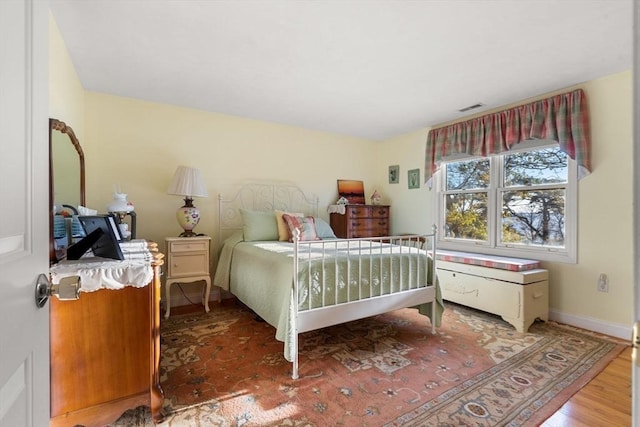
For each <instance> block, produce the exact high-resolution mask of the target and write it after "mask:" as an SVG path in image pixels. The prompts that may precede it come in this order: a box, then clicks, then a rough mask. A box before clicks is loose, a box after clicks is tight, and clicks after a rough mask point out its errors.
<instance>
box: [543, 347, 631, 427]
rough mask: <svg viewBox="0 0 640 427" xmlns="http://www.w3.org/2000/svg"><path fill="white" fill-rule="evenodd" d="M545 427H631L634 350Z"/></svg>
mask: <svg viewBox="0 0 640 427" xmlns="http://www.w3.org/2000/svg"><path fill="white" fill-rule="evenodd" d="M542 426H543V427H582V426H585V427H586V426H588V427H600V426H602V427H610V426H619V427H625V426H631V347H628V348H626V349H625V350H624V351H623V352H622V353H620V355H619V356H618V357H617V358H616V359H614V360H613V361H612V362H611V363H610V364H609V365H608V366H607V367H606V368H605V369H604V370H603V371H602V372H601V373H600V374H598V376H597V377H595V378H594V379H593V380H591V382H589V383H588V384H587V385H586V386H584V387H583V388H582V389H581V390H580V391H578V392H577V393H576V394H574V395H573V396H572V397H571V399H569V401H568V402H567V403H565V404H564V405H563V406H562V407H561V408H560V409H558V411H557V412H556V413H555V414H553V416H551V417H550V418H549V419H547V420H546V421H545V422H544V423H543V424H542Z"/></svg>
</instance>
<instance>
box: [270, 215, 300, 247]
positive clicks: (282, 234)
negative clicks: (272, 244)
mask: <svg viewBox="0 0 640 427" xmlns="http://www.w3.org/2000/svg"><path fill="white" fill-rule="evenodd" d="M275 212H276V222H277V223H278V240H280V241H281V242H286V241H289V242H290V241H291V234H289V226H288V225H287V223H286V221H285V220H284V218H283V217H282V215H284V214H287V215H291V216H304V214H303V213H293V212H284V211H278V210H277V211H275Z"/></svg>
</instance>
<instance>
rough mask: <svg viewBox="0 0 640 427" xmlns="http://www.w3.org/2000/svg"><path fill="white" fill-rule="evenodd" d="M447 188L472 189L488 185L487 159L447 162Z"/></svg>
mask: <svg viewBox="0 0 640 427" xmlns="http://www.w3.org/2000/svg"><path fill="white" fill-rule="evenodd" d="M446 170H447V175H446V180H447V184H446V188H447V190H473V189H477V188H488V187H489V171H490V169H489V159H482V160H468V161H465V162H456V163H447V165H446Z"/></svg>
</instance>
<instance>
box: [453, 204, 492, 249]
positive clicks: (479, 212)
mask: <svg viewBox="0 0 640 427" xmlns="http://www.w3.org/2000/svg"><path fill="white" fill-rule="evenodd" d="M445 204H446V208H445V209H446V212H445V215H446V217H445V224H446V225H445V237H451V238H456V239H473V240H484V241H486V240H487V239H488V235H489V234H488V233H489V232H488V227H487V224H488V220H487V193H480V192H478V193H465V194H448V195H447V196H446V202H445Z"/></svg>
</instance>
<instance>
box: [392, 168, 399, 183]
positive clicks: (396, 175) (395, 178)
mask: <svg viewBox="0 0 640 427" xmlns="http://www.w3.org/2000/svg"><path fill="white" fill-rule="evenodd" d="M399 182H400V166H399V165H393V166H389V184H397V183H399Z"/></svg>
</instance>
